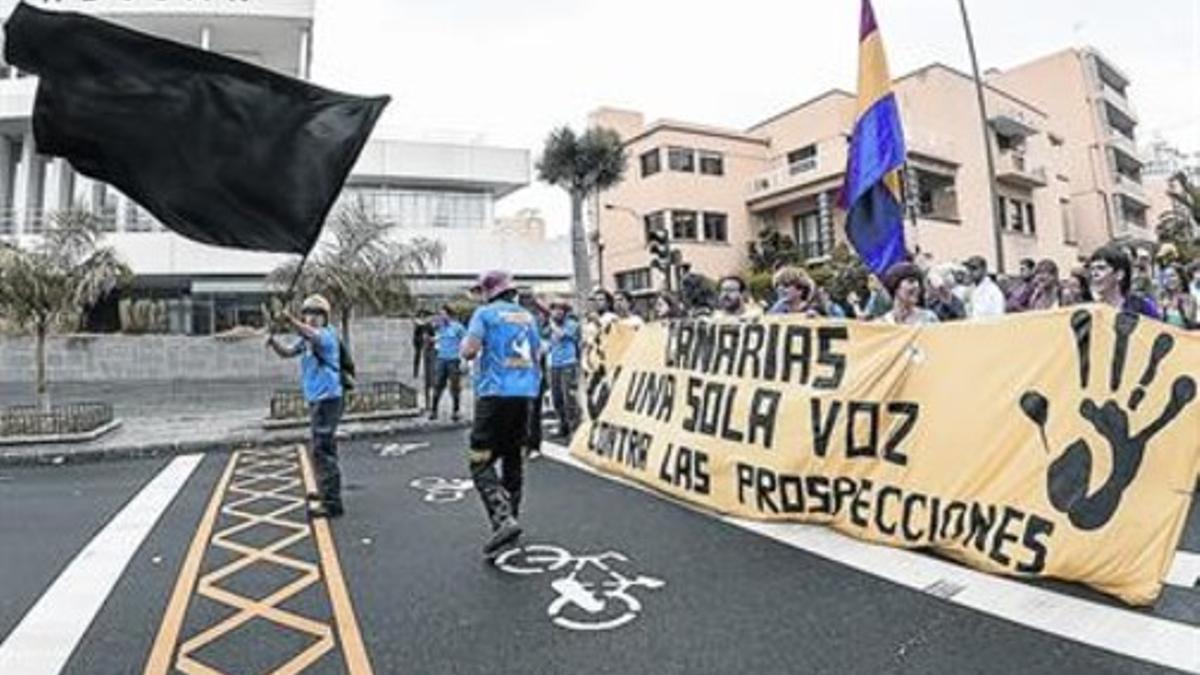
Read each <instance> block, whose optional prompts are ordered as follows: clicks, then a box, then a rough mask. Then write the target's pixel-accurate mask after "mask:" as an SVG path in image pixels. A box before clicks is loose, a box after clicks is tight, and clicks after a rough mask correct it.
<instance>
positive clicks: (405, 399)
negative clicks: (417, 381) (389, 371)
mask: <svg viewBox="0 0 1200 675" xmlns="http://www.w3.org/2000/svg"><path fill="white" fill-rule="evenodd" d="M416 407H417V390H416V389H413V388H412V387H410V386H408V385H406V384H404V383H403V382H396V381H384V382H372V383H371V384H369V385H363V384H360V385H359V386H358V387H357V388H356V389H355V390H354V391H352V392H350V395H349V396H348V397H346V407H345V410H344V411H343V413H342V414H343V415H351V414H365V413H376V412H387V411H393V410H396V411H399V410H411V409H413V408H416ZM307 416H308V404H307V403H305V401H304V396H303V395H302V394H300V393H299V392H297V391H294V390H288V391H276V392H275V393H274V395H272V396H271V415H270V419H273V420H283V419H294V418H297V417H307Z"/></svg>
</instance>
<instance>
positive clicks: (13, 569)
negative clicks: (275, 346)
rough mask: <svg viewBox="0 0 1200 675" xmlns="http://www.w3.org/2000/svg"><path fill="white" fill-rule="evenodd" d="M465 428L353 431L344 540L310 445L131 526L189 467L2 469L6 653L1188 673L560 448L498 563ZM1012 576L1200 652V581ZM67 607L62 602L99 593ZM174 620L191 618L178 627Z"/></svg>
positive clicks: (222, 664) (190, 489) (566, 667)
mask: <svg viewBox="0 0 1200 675" xmlns="http://www.w3.org/2000/svg"><path fill="white" fill-rule="evenodd" d="M464 439H465V435H464V434H463V433H462V432H447V433H441V434H437V435H432V436H429V437H426V438H412V437H408V438H403V439H396V440H395V441H394V442H391V443H382V444H381V443H377V442H375V443H362V444H353V445H347V446H344V447H343V467H344V472H345V483H346V504H347V509H348V513H347V515H346V516H345V517H344V518H342V519H339V520H337V521H334V522H333V524H332V527H331V528H330V529H331V531H332V538H331V540H328V541H326V540H323V539H322V534H321V531H320V530H319V529H313V528H309V527H308V526H307V525H306V524H305V523H304V521H303V519H302V518H301V517H300V511H299V509H298V508H296V507H295V503H293V501H290V500H294V499H299V497H298V495H301V494H302V493H303V488H302V487H301V486H300V485H299V483H298V481H299V480H300V477H301V476H302V474H303V471H304V468H303V465H302V464H301V462H300V461H299V454H298V453H296V452H295V450H294V449H288V448H281V449H274V450H264V451H261V452H258V451H251V452H249V453H242V454H241V455H231V454H213V455H208V456H205V457H203V458H202V459H201V460H200V461H199V462H198V464H197V465H196V466H194V467H192V468H191V470H190V473H187V474H186V477H185V480H183V481H182V483H181V485H182V487H181V488H180V489H179V490H178V492H177V494H174V496H173V498H171V499H170V500H169V503H168V505H166V507H165V509H163V510H162V512H161V515H154V516H153V517H151V516H148V515H147V514H146V513H145V512H146V511H147V509H139V510H140V511H142V513H141V515H142V516H143V517H144V518H150V520H151V521H152V522H150V523H148V524H147V525H146V527H148V528H149V530H148V534H146V536H145V537H144V539H141V538H139V537H138V536H135V535H134V534H132V533H131V530H130V529H129V528H128V527H124V526H122V528H115V529H119V530H120V531H119V532H116V535H117V536H116V537H115V538H114V539H111V540H110V539H106V536H107V534H113V533H114V531H115V529H114V527H113V526H112V524H113V523H114V522H118V523H123V522H124V521H120V520H119V519H118V514H122V517H124V516H127V515H133V514H129V513H128V511H129V510H128V509H126V506H127V505H129V504H131V503H133V502H131V500H134V499H141V498H142V493H144V492H145V491H146V490H149V489H150V488H147V487H146V486H147V485H150V484H152V483H154V482H155V481H159V480H161V477H162V476H163V474H164V473H166V472H168V471H170V470H177V469H180V467H179V466H174V467H169V466H168V465H169V464H170V463H169V462H168V461H166V460H149V461H127V462H115V463H105V464H89V465H82V466H62V467H37V468H21V469H11V470H3V471H0V580H2V581H0V584H2V588H3V592H0V637H2V638H3V639H4V642H3V643H0V664H3V663H4V661H3V659H4V657H5V651H6V650H8V653H9V654H12V653H14V652H15V651H17V650H24V651H23V652H21V653H33V652H37V653H43V652H46V653H48V652H51V651H54V650H58V651H59V652H62V653H63V654H64V658H65V659H66V660H65V665H64V667H63V668H62V672H67V673H103V674H109V673H140V672H143V671H144V669H145V668H146V666H147V663H148V660H149V659H150V655H151V653H152V652H153V651H154V649H155V647H156V645H157V644H159V643H163V644H165V645H166V647H165V649H166V651H165V652H164V653H165V654H166V658H167V661H166V662H165V663H166V666H165V668H166V669H165V670H164V671H163V672H181V671H179V670H176V669H177V668H180V667H181V665H183V666H186V663H184V661H186V660H188V659H191V660H193V662H194V663H199V664H204V665H205V666H207V667H211V668H214V669H216V670H217V671H219V672H227V673H264V672H275V671H276V670H277V669H280V668H283V667H285V666H286V664H288V663H289V662H291V663H292V664H293V665H296V664H301V665H300V666H299V667H300V671H299V672H307V673H351V674H352V675H353V674H354V673H359V672H372V671H373V672H375V673H631V672H652V673H880V672H908V673H954V674H959V673H1017V672H1019V673H1056V674H1057V673H1089V674H1090V673H1154V672H1169V669H1166V668H1162V667H1160V666H1156V665H1153V664H1151V663H1148V662H1146V661H1142V660H1138V659H1136V658H1132V657H1130V656H1127V655H1125V654H1122V653H1118V651H1119V650H1118V651H1113V650H1108V649H1101V648H1097V647H1095V646H1089V645H1086V644H1082V643H1080V642H1077V641H1074V640H1069V639H1065V638H1064V637H1061V636H1060V635H1059V634H1056V633H1055V632H1054V631H1053V630H1036V629H1033V628H1030V627H1028V626H1027V625H1022V624H1023V623H1025V622H1023V621H1022V620H1021V617H1020V616H1017V617H1015V619H1012V620H1009V619H1003V618H997V617H996V616H993V615H991V614H989V613H987V612H983V611H977V610H975V609H971V608H969V607H967V606H964V605H963V604H962V603H958V602H951V601H949V600H946V599H943V598H941V597H938V596H937V594H936V593H931V592H925V591H922V590H919V589H917V590H914V589H912V588H909V587H906V586H905V585H902V584H899V583H894V582H893V581H891V580H889V579H887V578H883V577H880V576H878V575H874V574H866V573H863V572H860V571H856V570H854V569H851V568H850V567H847V566H846V565H843V564H841V563H839V562H835V561H833V560H829V559H826V558H824V557H819V556H817V555H813V554H812V553H809V552H807V551H805V550H803V549H799V548H796V547H795V546H793V545H789V544H787V543H785V542H781V541H777V540H776V539H772V538H768V537H765V536H762V535H761V534H758V533H755V532H752V531H748V530H746V529H744V528H741V527H736V526H734V525H732V524H729V523H727V522H724V521H722V520H719V519H716V518H713V517H711V516H710V515H707V514H704V513H699V512H696V511H694V510H691V509H688V508H685V507H683V506H680V505H678V504H675V503H673V502H671V501H668V500H665V499H662V498H660V497H658V496H656V495H653V494H649V493H647V492H644V491H641V490H639V489H635V488H632V487H628V486H625V485H622V484H619V483H617V482H614V481H611V480H609V479H607V478H604V477H600V476H596V475H594V474H592V473H590V472H587V471H584V470H581V469H580V468H577V467H575V466H572V465H569V464H566V463H562V462H559V461H555V460H552V459H545V458H544V459H541V460H538V461H535V462H532V463H530V464H529V466H528V473H527V496H526V500H525V504H524V506H523V509H522V511H523V513H522V523H523V525H524V526H525V528H526V535H525V536H524V537H523V539H522V542H521V544H522V546H523V548H522V549H517V550H513V551H512V552H510V553H508V554H506V555H505V556H502V557H501V559H500V560H499V561H497V564H490V563H487V562H485V561H483V560H482V558H481V556H480V554H479V547H480V545H481V544H482V542H483V540H484V539H485V537H486V534H487V532H486V527H485V523H484V518H483V515H482V507H481V506H480V504H479V501H478V497H477V495H476V494H475V493H474V492H473V491H472V490H471V489H470V488H469V486H466V485H464V484H462V483H460V482H458V481H459V480H461V479H463V478H465V477H466V469H465V464H464V461H463V442H464ZM426 444H427V445H426ZM420 479H426V480H420ZM289 481H292V482H291V483H289ZM414 481H416V483H417V486H414ZM135 495H136V497H135ZM296 503H298V502H296ZM139 504H140V503H139ZM210 511H211V514H210ZM247 514H249V515H247ZM210 516H211V517H210ZM1191 516H1192V517H1191V519H1190V521H1189V525H1188V529H1187V531H1186V533H1185V537H1184V541H1183V543H1182V548H1184V549H1187V550H1190V551H1200V509H1198V508H1197V507H1196V505H1195V504H1193V509H1192V514H1191ZM206 527H207V528H208V532H209V534H208V535H206V534H205V532H204V530H205V528H206ZM198 529H199V530H200V531H201V536H200V537H199V538H197V530H198ZM212 535H215V537H214V536H212ZM130 539H133V540H134V541H133V543H132V545H130V546H129V551H130V553H129V555H130V556H131V557H130V559H129V562H128V565H127V566H124V567H123V569H118V570H116V572H114V574H115V576H114V577H113V578H114V583H113V585H112V586H111V589H110V590H109V591H108V592H107V594H103V593H101V594H100V595H101V600H102V603H98V605H97V607H98V611H97V612H96V613H95V616H94V618H90V619H89V618H88V617H84V622H85V623H84V627H83V628H81V630H82V633H81V635H80V636H79V639H78V640H77V641H72V640H68V639H66V638H65V637H63V638H62V639H57V638H56V639H55V640H52V641H51V642H52V644H49V645H46V644H39V643H37V642H36V641H34V640H33V638H31V637H29V636H30V635H34V634H35V633H34V632H32V629H31V630H30V631H24V630H23V629H24V628H25V627H26V624H35V623H36V621H35V619H37V618H38V617H39V616H41V614H40V613H39V611H36V610H33V608H35V604H40V603H46V604H49V603H51V602H52V601H53V600H54V599H55V597H59V596H58V595H57V592H58V590H60V589H56V587H58V586H60V585H61V584H63V583H65V582H64V579H65V578H67V577H70V576H71V571H72V570H71V569H70V568H71V567H75V566H78V565H88V564H93V565H94V564H95V562H96V560H97V559H99V558H102V557H103V556H104V555H108V554H107V553H103V552H101V551H97V552H96V553H94V554H91V553H89V554H88V555H84V556H80V555H79V553H80V551H83V550H85V547H89V546H91V545H94V543H95V542H96V541H116V542H118V543H120V542H125V543H126V544H128V540H130ZM197 539H199V543H198V544H197V546H193V544H194V542H195V541H196V540H197ZM139 542H140V543H139ZM193 549H194V550H193ZM87 550H89V551H90V550H91V549H90V548H89V549H87ZM105 550H107V549H105ZM903 555H905V556H911V557H912V558H911V559H912V560H914V561H919V560H927V558H926V556H924V555H923V554H919V553H905V554H903ZM73 561H74V562H73ZM193 562H194V564H191V563H193ZM86 569H87V570H88V575H89V576H87V579H89V582H88V583H87V584H85V586H86V587H87V588H85V589H84V590H85V591H95V590H96V589H97V588H99V587H101V586H103V584H102V579H103V576H104V575H103V574H101V573H94V572H92V571H91V568H86ZM64 570H66V571H64ZM313 570H319V572H313ZM181 577H182V578H183V579H184V581H183V582H180V578H181ZM1013 583H1014V584H1015V587H1016V588H1020V589H1026V590H1030V591H1033V592H1036V593H1040V594H1041V595H1039V596H1037V597H1042V598H1049V600H1051V601H1053V600H1054V599H1055V598H1060V597H1069V598H1074V599H1078V600H1080V601H1081V602H1082V603H1084V606H1085V607H1084V608H1085V609H1086V610H1087V611H1084V612H1081V613H1079V614H1078V615H1077V620H1078V621H1079V622H1083V623H1084V624H1086V623H1087V622H1098V623H1103V622H1105V621H1108V620H1109V619H1111V618H1112V617H1117V618H1118V619H1124V618H1129V619H1131V620H1135V621H1153V622H1160V623H1159V624H1156V625H1166V626H1168V627H1169V628H1171V629H1172V630H1174V629H1177V628H1178V629H1183V631H1184V633H1183V635H1184V636H1185V637H1186V636H1189V635H1191V636H1195V637H1196V639H1195V640H1193V641H1191V643H1190V649H1191V650H1196V653H1194V654H1182V655H1180V656H1182V660H1183V661H1184V662H1185V663H1186V662H1187V661H1188V660H1189V659H1190V660H1191V663H1194V664H1196V667H1197V668H1200V589H1198V588H1196V587H1194V586H1192V587H1187V586H1186V584H1181V585H1177V586H1174V587H1169V588H1168V589H1167V591H1166V592H1165V593H1164V595H1163V597H1162V599H1160V601H1159V603H1158V604H1157V605H1156V606H1155V607H1154V608H1152V609H1149V610H1130V609H1125V608H1123V607H1121V606H1119V605H1118V604H1117V603H1115V602H1113V601H1110V600H1108V599H1106V598H1104V597H1101V596H1099V595H1097V594H1094V593H1090V592H1088V591H1085V590H1082V589H1079V588H1077V587H1075V586H1071V585H1068V584H1049V583H1045V584H1037V585H1030V584H1025V583H1022V582H1013ZM72 597H73V596H72ZM180 598H182V601H181V600H180ZM68 604H69V605H70V606H71V607H72V608H73V609H71V610H70V611H69V612H62V611H56V612H51V613H50V614H51V615H52V617H53V618H52V620H53V621H62V620H64V619H63V616H64V614H65V615H69V614H71V613H73V612H76V611H77V608H79V607H81V606H83V605H85V604H86V603H84V602H80V601H77V600H74V599H73V600H72V601H71V602H69V603H68ZM1051 604H1052V603H1051ZM1044 606H1049V605H1044ZM1025 611H1029V612H1037V611H1040V610H1039V607H1038V605H1037V603H1033V604H1032V605H1031V606H1029V607H1028V608H1027V609H1026V610H1025ZM242 614H244V615H245V616H246V617H248V619H247V620H245V621H241V620H239V619H238V617H239V616H241V615H242ZM171 616H175V617H176V618H177V620H178V626H177V628H176V631H175V632H174V633H172V631H171V630H167V629H165V628H164V626H166V625H167V624H169V623H170V622H169V621H166V620H165V619H167V618H169V617H171ZM31 617H32V618H31ZM67 618H70V617H69V616H67ZM47 620H51V619H47ZM18 625H21V626H22V628H21V629H18V628H17V627H18ZM52 625H53V626H57V625H58V624H52ZM1085 627H1086V626H1085ZM54 630H59V629H57V628H55V629H54ZM63 634H64V635H65V630H64V633H63ZM162 634H165V635H166V637H165V638H164V637H163V636H162ZM56 635H57V634H56ZM356 643H360V644H361V648H359V647H357V646H356ZM1183 649H1184V650H1187V649H1188V646H1186V643H1185V646H1184V647H1183ZM30 650H32V652H31V651H30ZM39 650H40V651H39ZM364 664H369V665H367V666H366V667H367V668H368V669H367V670H365V671H364V670H363V668H364ZM189 667H190V666H189ZM0 670H3V668H0ZM53 672H57V671H53ZM22 675H24V672H22Z"/></svg>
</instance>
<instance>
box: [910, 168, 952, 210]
mask: <svg viewBox="0 0 1200 675" xmlns="http://www.w3.org/2000/svg"><path fill="white" fill-rule="evenodd" d="M916 190H917V213H919V214H920V215H921V216H922V217H925V218H933V219H936V220H948V221H953V222H957V221H958V194H957V190H956V189H955V186H954V176H953V175H952V174H951V175H947V174H943V173H934V172H932V171H925V170H923V169H917V185H916Z"/></svg>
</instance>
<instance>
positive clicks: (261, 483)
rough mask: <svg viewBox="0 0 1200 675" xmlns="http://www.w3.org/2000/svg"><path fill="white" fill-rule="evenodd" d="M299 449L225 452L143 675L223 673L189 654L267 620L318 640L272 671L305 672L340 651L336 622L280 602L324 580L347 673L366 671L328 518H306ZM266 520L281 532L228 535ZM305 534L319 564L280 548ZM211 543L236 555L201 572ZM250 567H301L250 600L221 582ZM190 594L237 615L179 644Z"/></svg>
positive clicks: (306, 474) (308, 474) (308, 472)
mask: <svg viewBox="0 0 1200 675" xmlns="http://www.w3.org/2000/svg"><path fill="white" fill-rule="evenodd" d="M306 455H307V453H306V452H305V449H304V447H303V446H294V447H288V448H269V449H253V450H244V451H239V452H235V453H233V455H232V456H231V457H230V460H229V463H228V464H227V465H226V467H225V471H224V473H223V474H222V476H221V479H220V480H219V481H218V482H217V485H216V486H215V487H214V489H213V494H212V497H211V498H210V500H209V504H208V507H207V509H206V510H205V512H204V515H203V517H202V518H201V520H200V524H199V526H198V527H197V530H196V535H195V537H194V538H193V539H192V543H191V546H190V547H189V549H188V554H187V557H186V559H185V560H184V564H183V566H182V568H181V569H180V573H179V578H178V579H177V580H176V583H175V589H174V591H173V592H172V595H171V599H170V602H169V603H168V604H167V609H166V611H165V612H164V615H163V621H162V624H161V626H160V627H159V632H158V636H157V637H156V639H155V642H154V646H153V647H152V649H151V653H150V655H149V658H148V660H147V663H146V668H145V671H144V673H145V675H167V673H169V672H174V671H179V672H182V673H185V674H187V675H221V673H220V671H218V670H216V669H214V668H213V667H212V666H209V665H207V664H205V663H202V662H200V661H199V660H197V659H196V658H194V655H195V654H196V653H197V652H198V651H199V650H201V649H203V648H205V647H207V646H208V645H210V644H212V643H213V642H215V641H217V640H220V639H221V638H222V637H224V636H225V635H227V634H229V633H231V632H233V631H236V630H237V629H238V628H240V627H241V626H243V625H245V624H246V623H248V622H250V621H252V620H253V619H264V620H266V621H268V622H270V624H273V625H274V626H276V627H277V628H280V629H283V630H287V631H289V632H290V631H295V632H298V633H302V634H305V635H308V636H311V637H313V638H316V640H315V641H314V642H313V643H312V644H310V645H308V647H307V648H305V649H303V650H302V651H300V652H299V653H296V654H293V655H291V656H290V657H289V659H288V661H287V662H286V663H284V664H283V665H281V666H279V667H277V668H276V669H275V670H274V671H273V675H294V674H296V673H301V672H304V671H305V670H306V669H308V668H309V666H312V665H313V664H315V663H316V662H317V661H319V660H320V659H321V658H322V657H323V656H324V655H325V654H326V653H328V652H330V651H334V650H335V649H337V642H336V641H335V640H334V627H333V626H331V625H329V624H328V623H327V622H325V621H322V620H318V619H314V618H311V617H307V616H303V615H301V614H298V613H296V612H292V611H288V610H286V609H284V608H283V607H281V606H280V605H281V604H282V603H284V602H285V601H287V600H288V599H289V598H291V597H293V596H295V595H297V594H299V593H301V592H303V591H304V590H305V589H307V588H309V587H310V586H313V585H315V584H321V583H322V581H324V587H325V591H326V594H327V596H328V597H329V601H330V607H331V608H332V610H333V619H334V622H335V623H336V624H337V635H338V637H339V638H340V641H341V651H342V656H343V658H344V660H345V663H346V669H347V671H348V672H349V673H350V675H371V673H372V670H371V663H370V660H369V659H368V657H367V653H366V649H365V647H364V646H363V641H362V636H361V634H360V633H359V629H358V623H357V620H356V618H355V615H354V609H353V605H352V604H351V602H350V596H349V593H348V592H347V590H346V582H345V577H344V576H343V574H342V570H341V566H340V564H339V562H338V557H337V549H336V547H335V546H334V543H333V537H332V535H331V533H330V530H329V524H328V523H327V522H326V521H324V520H316V521H315V522H312V523H309V522H308V519H307V517H306V515H305V514H304V506H305V497H304V494H303V492H304V490H305V487H306V486H308V488H309V489H312V487H313V486H314V483H315V481H314V480H313V473H312V467H311V466H310V465H309V463H308V458H307V456H306ZM297 493H299V494H297ZM256 502H258V503H267V504H270V505H274V504H276V503H282V505H281V506H275V508H273V509H271V510H269V511H267V512H256V511H261V509H253V510H244V509H245V508H246V507H248V506H250V505H253V504H255V503H256ZM295 512H298V513H299V519H298V520H295V519H293V518H290V517H287V516H288V515H289V514H293V515H294V514H295ZM221 514H225V515H226V516H229V517H230V522H229V523H228V524H227V525H226V526H225V527H224V529H221V530H219V531H217V532H215V533H214V532H213V530H214V529H215V527H216V525H217V521H218V518H219V516H220V515H221ZM263 525H265V526H269V527H271V528H274V529H273V530H272V531H278V530H283V531H284V534H281V535H279V536H278V537H276V538H274V539H273V540H272V541H269V542H266V543H264V544H261V545H258V546H255V545H250V544H245V543H241V542H239V541H236V540H235V539H234V537H236V536H237V535H238V534H240V533H242V532H245V531H247V530H250V529H252V528H255V527H258V526H263ZM310 537H312V539H313V540H314V541H315V548H316V552H317V555H318V559H317V560H315V561H312V562H310V561H308V560H305V559H303V558H298V557H293V555H290V554H288V553H287V549H288V548H289V547H292V546H293V545H295V544H298V543H300V542H303V541H304V540H306V539H309V538H310ZM210 549H224V550H225V551H228V552H230V553H233V554H234V555H235V556H236V557H234V558H233V559H232V560H231V561H230V562H228V563H226V564H224V565H221V566H220V567H218V568H216V569H213V570H210V571H209V572H208V573H206V574H204V575H203V576H201V575H200V569H201V566H202V564H203V561H204V559H205V555H206V553H207V552H208V551H209V550H210ZM256 565H262V566H268V567H270V566H276V567H283V568H286V569H289V570H293V571H295V572H299V573H300V576H299V577H298V578H296V579H295V580H293V581H292V582H291V583H289V584H287V585H285V586H283V587H281V588H279V589H277V590H275V591H274V592H273V593H271V595H269V596H267V597H265V598H262V599H257V600H256V599H254V598H248V597H244V596H242V595H240V594H238V593H236V592H233V591H231V590H229V589H227V588H223V587H221V586H220V585H219V584H220V582H222V581H223V580H225V579H227V578H228V577H230V576H232V575H234V574H236V573H238V572H240V571H242V570H244V569H246V568H249V567H252V566H256ZM322 569H323V570H324V573H323V574H322ZM193 594H195V595H196V596H200V597H204V598H207V599H209V600H212V601H214V602H217V603H220V604H222V605H225V606H227V607H231V608H233V609H235V610H237V611H236V612H234V613H233V614H232V615H230V616H227V617H226V618H224V619H223V620H221V621H218V622H217V623H215V624H213V625H211V626H207V627H205V628H204V629H203V630H201V631H200V632H199V633H196V634H195V635H191V636H188V637H187V638H186V639H185V641H183V642H182V643H180V634H181V631H182V629H183V624H184V620H185V618H186V617H187V612H188V606H189V603H190V600H191V597H192V595H193ZM176 646H178V649H176Z"/></svg>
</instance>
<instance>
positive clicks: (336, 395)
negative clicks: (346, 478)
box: [267, 295, 344, 518]
mask: <svg viewBox="0 0 1200 675" xmlns="http://www.w3.org/2000/svg"><path fill="white" fill-rule="evenodd" d="M331 314H332V308H331V307H330V305H329V301H328V300H326V299H325V298H324V297H323V296H320V295H310V296H308V297H307V298H305V299H304V303H303V304H302V305H301V308H300V316H301V318H300V319H297V318H296V317H295V316H293V315H292V314H291V313H290V312H288V311H286V310H285V311H284V312H283V314H282V317H283V319H284V320H286V321H287V322H288V323H289V324H291V326H292V328H293V329H294V330H295V331H296V333H298V334H299V335H300V338H301V339H300V340H298V341H297V342H296V343H295V344H293V345H283V344H280V342H279V340H277V339H276V337H275V334H274V333H272V334H271V336H270V337H268V338H267V346H268V347H270V348H271V349H272V350H273V351H274V352H275V353H276V354H278V355H279V356H280V357H282V358H295V357H297V356H299V357H300V385H301V389H302V390H303V392H304V400H305V402H306V403H307V404H308V409H309V415H310V421H311V425H312V458H313V468H314V470H315V473H316V478H317V488H318V492H315V493H309V494H308V499H309V501H310V502H312V501H318V502H319V503H320V504H319V506H317V507H313V506H312V505H311V503H310V505H309V507H308V515H309V517H312V518H336V517H338V516H340V515H342V513H343V510H344V509H343V506H342V472H341V470H340V469H339V468H338V457H337V439H336V437H335V434H336V433H337V427H338V422H340V421H341V419H342V393H343V388H342V372H341V352H340V350H341V343H340V341H339V340H338V336H337V331H336V330H334V328H333V326H331V325H330V324H329V317H330V316H331Z"/></svg>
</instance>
